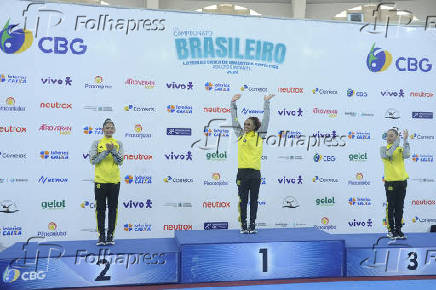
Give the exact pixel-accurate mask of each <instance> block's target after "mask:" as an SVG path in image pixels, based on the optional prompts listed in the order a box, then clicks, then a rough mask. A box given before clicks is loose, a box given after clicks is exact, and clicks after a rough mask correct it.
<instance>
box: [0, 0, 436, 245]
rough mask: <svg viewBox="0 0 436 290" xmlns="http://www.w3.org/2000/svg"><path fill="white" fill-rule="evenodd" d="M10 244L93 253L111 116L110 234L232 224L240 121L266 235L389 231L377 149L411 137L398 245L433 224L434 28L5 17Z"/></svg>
mask: <svg viewBox="0 0 436 290" xmlns="http://www.w3.org/2000/svg"><path fill="white" fill-rule="evenodd" d="M0 22H1V24H2V25H1V27H0V28H1V29H2V30H1V31H0V35H1V37H0V39H1V43H0V63H1V68H0V70H1V71H0V136H1V137H0V138H1V144H0V168H1V171H0V192H1V194H0V202H1V207H0V216H1V218H0V229H1V230H0V244H1V245H2V246H3V247H5V246H8V245H10V244H12V243H14V242H16V241H24V240H26V239H27V238H29V237H31V236H40V237H45V238H46V239H47V240H86V239H96V237H97V235H96V230H95V227H96V220H95V214H94V210H95V204H94V198H93V196H94V192H93V172H94V169H93V167H92V166H91V165H90V162H89V155H88V151H89V148H90V145H91V143H92V142H93V141H94V140H97V139H99V138H101V137H102V136H103V133H102V128H101V126H102V123H103V121H104V119H106V118H108V117H110V118H112V119H113V120H114V122H115V125H116V129H117V131H116V134H115V135H114V137H115V138H117V139H119V140H121V141H122V142H123V143H124V148H125V156H124V164H123V166H122V167H121V176H122V178H121V191H120V196H119V208H118V213H119V216H118V223H117V230H116V238H122V239H129V238H156V237H172V236H173V235H174V230H203V229H204V230H222V229H235V228H238V227H239V224H238V221H237V215H238V209H237V202H238V197H237V187H236V184H235V177H236V171H237V145H236V141H237V140H236V137H235V135H234V132H233V130H232V128H231V122H230V99H231V97H232V95H233V94H235V93H241V94H242V98H241V99H240V101H238V116H239V121H240V122H241V123H242V122H243V121H244V120H245V118H247V117H248V116H258V117H259V118H261V117H262V113H263V96H264V95H265V94H268V93H273V94H275V95H276V96H275V97H274V98H273V99H272V102H271V118H270V123H269V128H268V134H267V137H266V138H265V140H264V155H263V157H262V159H263V160H262V185H261V189H260V196H259V210H258V219H257V222H258V227H259V228H260V229H262V228H277V227H316V228H320V229H323V230H326V231H328V232H330V233H361V232H383V231H385V219H384V218H385V215H384V213H385V207H386V204H385V192H384V187H383V166H382V162H381V160H380V157H379V146H380V145H382V144H384V143H385V140H384V132H385V131H386V129H388V128H390V127H392V126H397V127H399V128H400V129H401V130H402V129H404V128H407V129H409V132H410V139H411V140H410V143H411V154H412V156H411V158H410V159H408V160H407V161H406V167H407V171H408V173H409V175H410V179H409V181H408V188H407V196H406V200H405V215H404V223H405V228H404V229H405V231H406V232H423V231H428V229H429V226H430V224H432V223H435V221H436V214H435V210H434V209H435V207H436V198H435V183H434V182H435V177H434V172H435V171H436V170H435V166H434V162H433V155H434V154H435V153H436V150H435V146H434V145H435V142H436V141H435V138H434V134H435V132H434V129H433V128H434V125H435V123H434V119H433V113H434V102H435V100H434V98H435V97H434V93H435V86H434V78H435V70H434V68H433V64H434V61H435V59H436V54H435V51H434V46H435V40H434V38H432V37H431V36H433V34H434V31H432V30H427V31H426V30H424V28H422V27H420V28H414V27H407V28H404V27H400V28H395V29H394V30H392V31H394V32H392V34H391V35H390V36H389V38H385V37H384V34H383V33H381V34H371V33H367V32H366V31H365V30H363V31H362V32H361V31H360V25H357V24H351V23H331V22H319V21H303V20H284V19H267V18H254V17H252V18H251V17H234V16H223V15H205V14H195V13H177V12H163V11H152V10H132V9H116V8H105V7H92V6H79V5H68V4H54V3H46V4H41V3H30V2H25V1H20V2H18V1H9V0H8V1H2V2H1V4H0Z"/></svg>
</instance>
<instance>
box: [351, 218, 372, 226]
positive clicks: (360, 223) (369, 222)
mask: <svg viewBox="0 0 436 290" xmlns="http://www.w3.org/2000/svg"><path fill="white" fill-rule="evenodd" d="M372 224H373V222H372V219H370V218H369V219H368V220H366V221H359V220H356V219H353V220H352V221H349V222H348V226H349V227H369V228H370V227H372Z"/></svg>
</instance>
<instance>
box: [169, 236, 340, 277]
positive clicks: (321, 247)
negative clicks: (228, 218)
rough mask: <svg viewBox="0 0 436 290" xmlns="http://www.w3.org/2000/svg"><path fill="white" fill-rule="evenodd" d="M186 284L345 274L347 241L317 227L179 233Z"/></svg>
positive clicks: (182, 269)
mask: <svg viewBox="0 0 436 290" xmlns="http://www.w3.org/2000/svg"><path fill="white" fill-rule="evenodd" d="M175 238H176V240H177V244H178V245H179V248H180V254H181V260H180V261H181V265H180V272H181V277H180V282H182V283H197V282H211V281H240V280H261V279H283V278H305V277H341V276H343V275H344V269H345V268H344V264H345V263H344V261H345V246H344V241H343V240H339V239H336V238H335V237H334V236H332V235H329V234H327V233H324V232H323V231H320V230H317V229H314V228H298V229H263V230H261V231H259V232H258V233H257V234H255V235H245V234H240V233H239V231H237V230H229V231H224V230H221V231H189V232H187V231H186V232H176V235H175Z"/></svg>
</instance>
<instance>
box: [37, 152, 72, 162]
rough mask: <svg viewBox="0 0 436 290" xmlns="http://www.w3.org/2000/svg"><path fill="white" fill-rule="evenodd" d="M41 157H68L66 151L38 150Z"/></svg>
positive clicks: (62, 158)
mask: <svg viewBox="0 0 436 290" xmlns="http://www.w3.org/2000/svg"><path fill="white" fill-rule="evenodd" d="M39 156H40V157H41V159H54V160H65V159H69V156H68V151H48V150H45V151H41V152H39Z"/></svg>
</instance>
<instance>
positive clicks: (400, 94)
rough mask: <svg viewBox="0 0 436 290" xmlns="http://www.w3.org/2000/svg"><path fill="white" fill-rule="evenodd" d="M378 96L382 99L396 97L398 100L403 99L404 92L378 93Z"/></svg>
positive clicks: (386, 91)
mask: <svg viewBox="0 0 436 290" xmlns="http://www.w3.org/2000/svg"><path fill="white" fill-rule="evenodd" d="M380 94H381V95H382V96H383V97H384V96H388V97H398V98H404V94H405V93H404V90H403V89H400V90H399V91H388V90H385V91H380Z"/></svg>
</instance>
